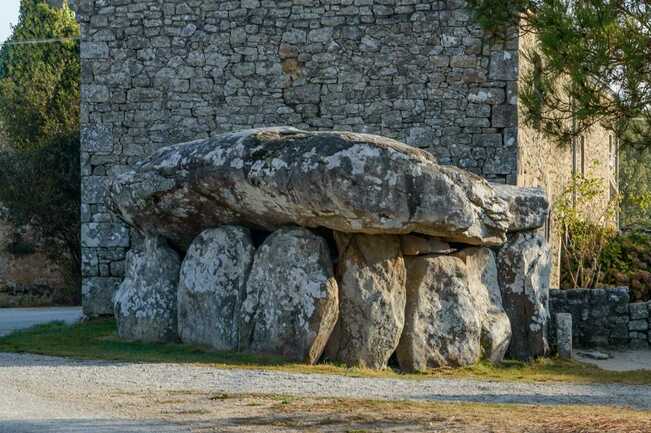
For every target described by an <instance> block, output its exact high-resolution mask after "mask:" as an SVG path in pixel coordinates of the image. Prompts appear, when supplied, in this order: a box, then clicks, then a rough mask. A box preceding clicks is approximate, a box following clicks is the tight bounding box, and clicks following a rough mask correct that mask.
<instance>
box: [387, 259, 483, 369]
mask: <svg viewBox="0 0 651 433" xmlns="http://www.w3.org/2000/svg"><path fill="white" fill-rule="evenodd" d="M405 261H406V264H407V307H406V313H405V328H404V331H403V333H402V338H401V339H400V344H399V346H398V350H397V352H396V353H397V355H398V362H399V364H400V367H401V368H402V369H404V370H408V371H425V370H426V369H427V368H430V367H442V366H464V365H470V364H473V363H475V362H477V361H478V360H479V359H480V356H481V346H480V339H481V331H482V317H481V312H480V308H478V306H477V305H476V303H475V302H476V298H477V297H476V296H475V294H473V293H472V291H471V287H470V285H469V275H468V269H467V267H466V265H465V263H464V262H463V261H462V260H461V259H459V258H457V257H452V256H434V255H432V256H412V257H407V258H406V259H405Z"/></svg>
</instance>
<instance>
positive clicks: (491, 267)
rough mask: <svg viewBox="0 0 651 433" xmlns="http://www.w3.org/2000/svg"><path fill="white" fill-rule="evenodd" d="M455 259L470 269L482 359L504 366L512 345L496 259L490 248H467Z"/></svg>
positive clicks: (469, 277)
mask: <svg viewBox="0 0 651 433" xmlns="http://www.w3.org/2000/svg"><path fill="white" fill-rule="evenodd" d="M456 256H457V257H459V258H460V259H461V260H463V261H464V263H465V264H466V267H467V268H468V280H469V288H470V293H471V295H472V297H473V302H474V305H475V308H476V309H477V311H478V312H479V316H480V320H481V348H482V356H483V357H484V358H485V359H488V360H489V361H491V362H494V363H497V362H501V361H502V360H503V359H504V355H506V351H507V349H508V348H509V344H510V343H511V321H510V320H509V316H508V315H507V314H506V312H505V311H504V307H503V305H502V293H501V291H500V285H499V281H498V278H497V264H496V263H495V255H494V254H493V252H492V251H491V250H490V249H488V248H466V249H464V250H462V251H460V252H459V253H457V254H456Z"/></svg>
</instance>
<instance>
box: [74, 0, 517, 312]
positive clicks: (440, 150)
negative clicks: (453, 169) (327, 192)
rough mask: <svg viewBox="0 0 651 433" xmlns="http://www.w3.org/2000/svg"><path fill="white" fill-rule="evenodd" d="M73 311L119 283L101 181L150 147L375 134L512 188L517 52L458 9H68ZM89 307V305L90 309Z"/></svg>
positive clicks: (96, 1) (250, 4) (122, 5)
mask: <svg viewBox="0 0 651 433" xmlns="http://www.w3.org/2000/svg"><path fill="white" fill-rule="evenodd" d="M77 3H78V4H77V12H78V17H79V20H80V24H81V31H82V43H81V58H82V88H81V98H82V105H81V112H82V115H81V123H82V190H83V193H82V203H83V204H82V209H81V215H82V252H83V275H84V285H83V291H84V298H85V299H87V300H88V303H87V306H86V307H87V308H86V312H87V313H89V314H91V315H94V314H107V313H110V305H108V304H106V302H105V301H104V300H105V299H107V298H108V297H109V296H110V293H109V294H108V295H107V293H106V292H111V291H112V290H113V289H114V288H115V287H116V286H117V285H118V284H119V282H120V281H121V279H122V277H123V275H124V258H125V254H126V251H127V249H128V248H129V246H130V245H131V243H132V242H131V240H130V235H129V231H128V229H126V228H125V226H124V225H122V224H121V223H120V222H119V220H118V219H117V218H115V217H114V216H112V215H111V214H110V213H109V212H108V210H107V208H106V206H105V205H104V195H105V186H106V183H107V180H108V178H109V176H111V175H114V174H117V173H120V172H122V171H124V170H125V169H126V168H128V167H129V166H131V165H132V164H133V163H134V162H135V161H137V160H138V159H140V158H141V157H143V156H146V155H149V154H151V153H152V152H153V151H154V150H156V149H158V148H159V147H161V146H162V145H164V144H169V143H175V142H183V141H187V140H190V139H197V138H204V137H208V136H213V135H216V134H218V133H221V132H224V131H231V130H238V129H244V128H249V127H254V126H273V125H292V126H296V127H299V128H304V129H313V130H321V129H326V130H331V129H343V130H353V131H362V132H370V133H379V134H381V135H385V136H389V137H394V138H397V139H400V140H402V141H405V142H407V143H408V144H411V145H414V146H419V147H422V148H426V149H427V150H429V151H430V152H432V153H433V154H434V155H436V156H437V157H438V158H439V160H440V162H441V163H444V164H454V165H457V166H460V167H462V168H466V169H468V170H470V171H473V172H476V173H478V174H481V175H482V176H484V177H486V178H488V179H490V180H493V181H497V182H506V183H515V177H516V154H517V151H516V146H517V128H516V126H517V125H516V103H517V97H516V85H515V80H516V79H517V61H518V50H517V38H516V40H515V41H510V42H508V43H507V45H504V44H501V43H489V42H488V39H487V38H486V37H485V34H484V32H483V31H482V30H481V29H480V28H479V26H478V25H477V24H476V23H474V22H473V21H472V18H471V13H470V11H469V10H468V9H467V7H466V5H465V3H464V2H463V1H461V0H454V1H449V2H439V1H436V2H432V1H426V0H354V1H353V0H328V1H325V0H323V1H321V0H303V1H300V2H288V1H279V0H235V1H227V2H215V1H208V0H188V1H185V2H184V1H160V0H137V1H136V0H80V1H79V2H77ZM95 299H97V302H94V300H95Z"/></svg>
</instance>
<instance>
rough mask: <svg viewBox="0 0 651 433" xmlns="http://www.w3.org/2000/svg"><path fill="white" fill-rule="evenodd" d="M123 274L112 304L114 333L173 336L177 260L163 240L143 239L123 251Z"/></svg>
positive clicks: (134, 336)
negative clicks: (124, 262) (115, 329)
mask: <svg viewBox="0 0 651 433" xmlns="http://www.w3.org/2000/svg"><path fill="white" fill-rule="evenodd" d="M126 261H127V263H126V275H125V277H124V281H123V282H122V284H121V285H120V287H119V288H118V290H117V292H116V293H115V297H114V300H113V307H114V313H115V319H116V321H117V325H118V335H119V336H120V337H122V338H125V339H128V340H139V341H148V342H165V341H175V340H176V339H177V317H176V315H177V305H176V304H177V296H176V293H177V284H178V279H179V269H180V267H181V260H180V258H179V256H178V254H177V253H176V252H175V251H174V250H173V249H171V248H170V247H169V246H168V245H167V242H166V241H165V240H164V239H162V238H158V237H148V238H146V239H145V241H144V244H143V247H142V249H132V250H131V251H129V252H128V253H127V259H126Z"/></svg>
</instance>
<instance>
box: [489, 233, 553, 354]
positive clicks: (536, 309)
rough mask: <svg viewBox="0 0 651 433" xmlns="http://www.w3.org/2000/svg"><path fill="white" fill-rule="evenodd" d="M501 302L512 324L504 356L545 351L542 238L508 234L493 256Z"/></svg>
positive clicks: (546, 273)
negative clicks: (506, 351)
mask: <svg viewBox="0 0 651 433" xmlns="http://www.w3.org/2000/svg"><path fill="white" fill-rule="evenodd" d="M497 269H498V277H499V283H500V287H501V289H502V302H503V305H504V310H505V311H506V314H508V316H509V319H510V320H511V324H512V331H513V336H512V338H511V345H510V347H509V351H508V355H509V356H511V357H513V358H516V359H521V360H530V359H532V358H536V357H540V356H544V355H545V354H546V353H547V350H548V343H547V321H548V319H549V309H548V300H549V282H550V272H551V258H550V254H549V249H548V246H547V243H546V242H545V240H544V239H543V238H542V237H541V236H539V235H536V234H535V233H531V232H520V233H514V234H512V235H509V240H508V242H507V243H506V244H505V245H504V246H503V247H502V248H501V249H500V251H499V253H498V256H497Z"/></svg>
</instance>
